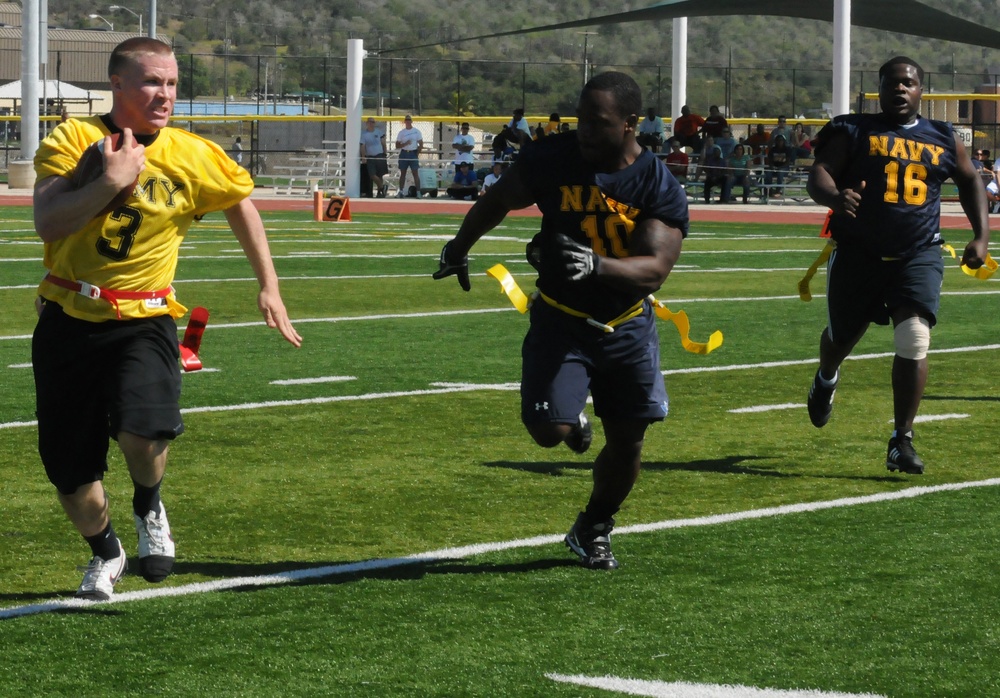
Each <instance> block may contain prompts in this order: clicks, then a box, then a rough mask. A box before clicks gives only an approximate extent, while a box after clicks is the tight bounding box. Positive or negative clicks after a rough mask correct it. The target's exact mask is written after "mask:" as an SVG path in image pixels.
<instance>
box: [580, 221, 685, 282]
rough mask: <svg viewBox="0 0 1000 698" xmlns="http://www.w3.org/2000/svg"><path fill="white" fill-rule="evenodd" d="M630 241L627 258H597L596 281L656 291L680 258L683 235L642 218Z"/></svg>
mask: <svg viewBox="0 0 1000 698" xmlns="http://www.w3.org/2000/svg"><path fill="white" fill-rule="evenodd" d="M629 240H630V241H629V256H628V257H622V258H621V259H616V258H614V257H601V258H600V263H599V264H598V266H597V274H596V278H597V280H598V281H600V282H602V283H605V284H607V285H608V286H611V287H613V288H616V289H619V290H622V291H635V292H638V293H641V294H642V295H649V294H650V293H656V291H658V290H659V289H660V287H661V286H662V285H663V282H664V281H666V280H667V276H668V275H669V274H670V271H671V270H672V269H673V268H674V264H676V263H677V259H678V258H679V257H680V254H681V243H682V242H683V240H684V235H683V234H682V233H681V231H680V230H678V229H677V228H673V227H671V226H669V225H667V224H666V223H664V222H663V221H660V220H645V221H642V222H641V223H639V224H638V225H637V226H636V228H635V230H634V231H633V232H632V235H631V237H630V238H629Z"/></svg>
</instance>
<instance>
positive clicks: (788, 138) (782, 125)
mask: <svg viewBox="0 0 1000 698" xmlns="http://www.w3.org/2000/svg"><path fill="white" fill-rule="evenodd" d="M778 136H784V138H785V144H786V145H788V146H791V143H792V132H791V131H789V130H788V119H786V118H785V116H784V115H782V116H779V117H778V125H777V126H775V127H774V128H773V129H771V133H770V134H769V138H770V142H769V143H768V145H769V146H771V145H774V141H775V139H776V138H777V137H778Z"/></svg>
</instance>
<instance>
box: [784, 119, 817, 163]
mask: <svg viewBox="0 0 1000 698" xmlns="http://www.w3.org/2000/svg"><path fill="white" fill-rule="evenodd" d="M789 145H790V146H792V153H793V154H794V156H795V159H796V160H798V159H799V158H809V157H812V148H813V147H812V135H811V134H810V133H809V127H808V126H806V125H805V124H802V123H798V124H795V126H793V127H792V140H791V141H790V142H789Z"/></svg>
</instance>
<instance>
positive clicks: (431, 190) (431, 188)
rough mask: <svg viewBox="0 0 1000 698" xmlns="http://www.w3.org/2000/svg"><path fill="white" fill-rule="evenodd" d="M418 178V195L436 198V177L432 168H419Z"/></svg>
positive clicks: (435, 172) (435, 171)
mask: <svg viewBox="0 0 1000 698" xmlns="http://www.w3.org/2000/svg"><path fill="white" fill-rule="evenodd" d="M417 173H418V176H419V178H420V195H421V196H424V195H427V196H432V197H436V196H437V195H438V175H437V170H435V169H434V168H433V167H421V168H420V169H419V170H417Z"/></svg>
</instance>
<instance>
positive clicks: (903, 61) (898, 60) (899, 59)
mask: <svg viewBox="0 0 1000 698" xmlns="http://www.w3.org/2000/svg"><path fill="white" fill-rule="evenodd" d="M897 65H912V66H913V67H914V68H916V69H917V79H919V80H920V84H921V85H923V84H924V69H923V68H921V67H920V64H919V63H917V62H916V61H915V60H913V59H912V58H907V57H906V56H893V57H892V58H890V59H889V60H887V61H886V62H885V63H883V64H882V67H881V68H879V69H878V81H879V82H882V78H884V77H885V76H886V74H887V73H888V72H889V70H890V69H891V68H892V67H893V66H897Z"/></svg>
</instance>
